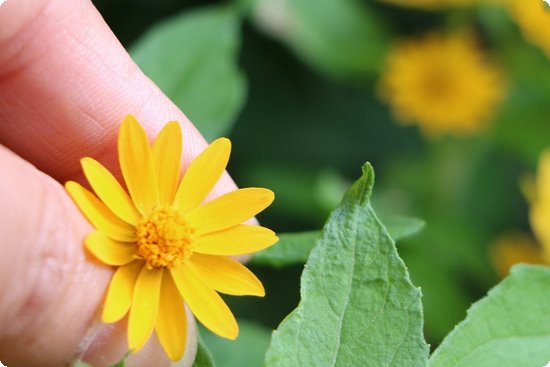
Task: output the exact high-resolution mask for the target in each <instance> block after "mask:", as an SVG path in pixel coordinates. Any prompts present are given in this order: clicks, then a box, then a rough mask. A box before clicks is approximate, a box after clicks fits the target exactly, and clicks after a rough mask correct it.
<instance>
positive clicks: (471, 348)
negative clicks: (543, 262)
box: [430, 265, 550, 367]
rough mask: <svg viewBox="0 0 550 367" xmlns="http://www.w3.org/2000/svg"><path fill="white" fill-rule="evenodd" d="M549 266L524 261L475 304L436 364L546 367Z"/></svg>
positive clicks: (549, 333)
mask: <svg viewBox="0 0 550 367" xmlns="http://www.w3.org/2000/svg"><path fill="white" fill-rule="evenodd" d="M549 294H550V269H549V268H548V267H543V266H527V265H519V266H516V267H514V268H513V269H512V272H511V274H510V276H508V277H507V278H506V279H504V280H503V281H502V282H501V283H500V284H498V285H497V286H496V287H494V288H493V289H491V290H490V291H489V294H488V295H487V297H485V298H483V299H482V300H481V301H479V302H476V303H475V304H474V305H473V306H472V307H471V308H470V309H469V310H468V316H467V317H466V319H465V320H464V321H463V322H462V323H460V324H459V325H458V326H457V327H456V328H455V329H454V330H453V332H451V334H449V335H448V336H447V338H446V339H445V340H444V341H443V343H442V344H441V345H440V346H439V348H437V350H436V351H435V352H434V354H433V356H432V358H431V360H430V362H431V363H430V366H431V367H472V366H483V367H516V366H525V367H530V366H532V367H542V366H544V365H545V364H546V363H548V361H550V323H549V322H548V315H550V302H548V295H549Z"/></svg>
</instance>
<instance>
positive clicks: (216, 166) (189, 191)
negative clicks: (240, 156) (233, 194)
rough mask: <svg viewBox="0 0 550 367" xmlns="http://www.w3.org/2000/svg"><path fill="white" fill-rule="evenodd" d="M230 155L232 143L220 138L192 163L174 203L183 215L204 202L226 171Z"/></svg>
mask: <svg viewBox="0 0 550 367" xmlns="http://www.w3.org/2000/svg"><path fill="white" fill-rule="evenodd" d="M230 153H231V142H230V141H229V139H226V138H220V139H217V140H215V141H214V142H212V144H210V145H209V146H208V148H206V149H205V150H204V151H203V152H202V153H201V154H199V155H198V156H197V157H196V158H195V159H194V160H193V161H192V162H191V164H190V165H189V167H188V168H187V170H186V171H185V174H184V176H183V179H182V180H181V184H180V186H179V188H178V192H177V194H176V199H175V201H174V206H175V207H176V208H178V209H179V211H180V212H181V213H187V212H188V211H190V210H192V209H195V208H196V207H197V206H199V205H200V203H202V202H203V200H204V199H205V198H206V195H208V193H209V192H210V191H211V190H212V188H213V187H214V185H215V184H216V182H218V180H219V179H220V177H221V175H222V173H223V171H224V170H225V167H226V166H227V162H228V161H229V155H230Z"/></svg>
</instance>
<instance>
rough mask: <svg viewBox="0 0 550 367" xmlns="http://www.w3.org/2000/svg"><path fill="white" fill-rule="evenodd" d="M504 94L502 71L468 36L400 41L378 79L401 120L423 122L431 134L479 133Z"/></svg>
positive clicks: (385, 96)
mask: <svg viewBox="0 0 550 367" xmlns="http://www.w3.org/2000/svg"><path fill="white" fill-rule="evenodd" d="M504 93H505V83H504V81H503V78H502V75H501V73H500V72H499V70H498V69H497V68H496V67H494V66H493V65H491V64H489V63H487V62H486V60H485V55H484V54H483V53H482V52H481V51H480V50H479V49H478V48H477V47H476V46H475V42H474V40H473V39H472V37H470V36H468V35H465V34H458V35H453V36H443V35H439V34H430V35H428V36H426V37H424V38H422V39H419V40H410V41H405V42H402V43H399V44H398V45H396V46H395V47H394V49H393V50H391V51H390V53H389V56H388V59H387V64H386V67H385V70H384V72H383V74H382V77H381V80H380V83H379V95H380V97H381V98H382V99H383V100H385V101H387V102H388V103H389V104H390V106H391V107H392V109H393V112H394V114H395V117H396V119H397V120H398V122H401V123H403V124H418V125H419V126H420V128H421V129H422V131H423V132H424V133H426V134H427V135H439V134H443V133H452V134H457V135H464V134H471V133H475V132H478V131H480V130H481V129H482V128H483V127H484V125H485V123H486V122H487V121H488V120H489V119H490V118H491V117H492V116H493V115H494V113H495V110H496V107H497V105H498V104H499V102H500V101H501V100H502V98H503V96H504Z"/></svg>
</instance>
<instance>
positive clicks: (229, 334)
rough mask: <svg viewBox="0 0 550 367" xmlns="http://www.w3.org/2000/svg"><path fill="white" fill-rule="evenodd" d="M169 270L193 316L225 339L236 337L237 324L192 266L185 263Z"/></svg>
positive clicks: (219, 298) (225, 306) (221, 301)
mask: <svg viewBox="0 0 550 367" xmlns="http://www.w3.org/2000/svg"><path fill="white" fill-rule="evenodd" d="M170 271H171V273H172V277H173V279H174V282H175V283H176V286H177V287H178V290H179V292H180V294H181V295H182V297H183V299H184V301H185V303H187V305H188V306H189V308H190V309H191V312H193V314H194V315H195V317H196V318H197V319H198V320H199V321H200V322H202V324H203V325H204V326H205V327H206V328H208V329H210V331H212V332H213V333H215V334H218V335H219V336H222V337H224V338H227V339H233V340H234V339H236V338H237V335H238V334H239V326H238V325H237V321H236V320H235V317H234V316H233V314H232V313H231V311H230V310H229V307H227V305H226V304H225V302H224V301H223V300H222V298H221V297H220V296H219V294H218V293H216V291H214V290H213V289H212V288H210V287H209V286H208V285H207V284H206V283H204V281H203V280H202V277H201V276H200V275H199V274H197V273H195V271H194V269H193V268H191V267H189V266H186V265H185V264H184V265H182V266H178V267H174V268H172V269H170Z"/></svg>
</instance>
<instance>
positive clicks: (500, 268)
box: [490, 234, 544, 278]
mask: <svg viewBox="0 0 550 367" xmlns="http://www.w3.org/2000/svg"><path fill="white" fill-rule="evenodd" d="M490 257H491V262H492V263H493V266H494V267H495V270H496V271H497V274H498V275H500V276H501V277H502V278H504V277H505V276H506V275H508V272H509V271H510V268H511V267H512V266H513V265H515V264H518V263H525V264H543V263H544V257H543V254H542V251H541V248H540V246H539V245H538V244H537V243H536V242H535V241H534V240H533V239H532V238H531V237H529V236H527V235H523V234H512V235H505V236H502V237H500V238H498V239H497V240H496V241H495V243H494V244H493V245H492V246H491V248H490Z"/></svg>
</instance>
